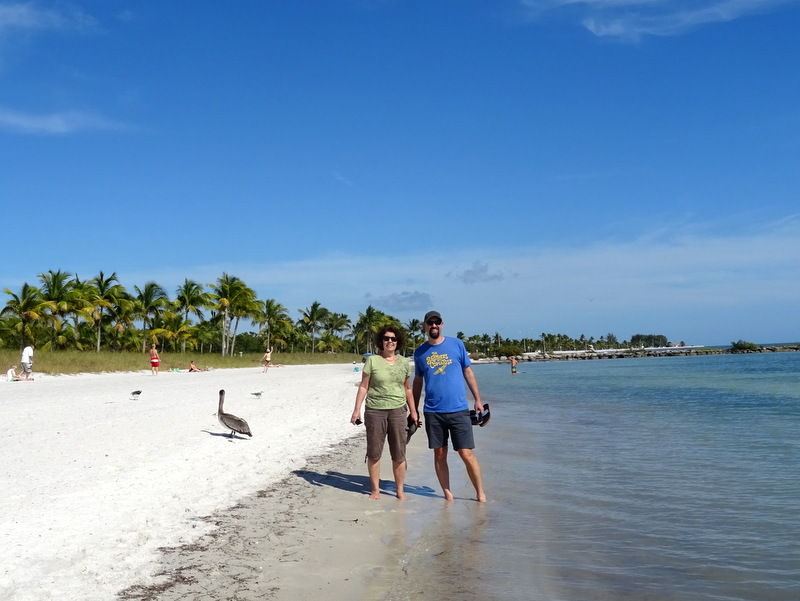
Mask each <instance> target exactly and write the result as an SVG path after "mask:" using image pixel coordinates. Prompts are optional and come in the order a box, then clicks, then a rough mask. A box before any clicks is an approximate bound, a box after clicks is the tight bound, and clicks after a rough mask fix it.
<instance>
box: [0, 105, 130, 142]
mask: <svg viewBox="0 0 800 601" xmlns="http://www.w3.org/2000/svg"><path fill="white" fill-rule="evenodd" d="M126 128H127V126H125V125H124V124H122V123H118V122H115V121H112V120H110V119H107V118H106V117H103V116H102V115H97V114H94V113H89V112H84V111H60V112H54V113H47V114H32V113H23V112H19V111H14V110H11V109H7V108H4V107H1V106H0V130H5V131H10V132H15V133H23V134H44V135H63V134H70V133H74V132H79V131H92V130H119V129H126Z"/></svg>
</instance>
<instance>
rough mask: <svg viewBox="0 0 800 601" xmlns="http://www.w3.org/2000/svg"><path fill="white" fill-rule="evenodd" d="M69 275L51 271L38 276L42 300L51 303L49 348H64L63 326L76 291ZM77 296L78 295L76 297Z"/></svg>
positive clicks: (63, 272) (73, 302)
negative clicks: (40, 283)
mask: <svg viewBox="0 0 800 601" xmlns="http://www.w3.org/2000/svg"><path fill="white" fill-rule="evenodd" d="M71 277H72V274H71V273H67V272H65V271H61V270H60V269H59V270H58V271H53V270H52V269H51V270H50V271H48V272H47V273H40V274H39V281H41V282H42V287H41V292H42V298H43V299H45V300H47V301H50V302H52V303H53V309H52V311H51V316H50V324H49V325H50V342H49V345H50V347H51V348H55V347H58V346H64V345H65V344H66V340H65V339H64V336H63V329H64V328H63V325H64V321H65V320H66V316H67V315H68V314H69V313H70V312H71V311H72V308H73V306H74V304H75V299H76V291H75V290H74V287H73V285H72V280H71V279H70V278H71ZM78 296H79V295H78Z"/></svg>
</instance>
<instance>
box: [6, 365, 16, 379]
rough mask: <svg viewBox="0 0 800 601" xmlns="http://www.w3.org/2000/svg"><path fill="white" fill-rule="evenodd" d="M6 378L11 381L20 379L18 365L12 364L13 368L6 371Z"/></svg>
mask: <svg viewBox="0 0 800 601" xmlns="http://www.w3.org/2000/svg"><path fill="white" fill-rule="evenodd" d="M6 379H7V380H8V381H9V382H16V381H17V380H18V379H19V376H17V366H16V365H12V366H11V368H10V369H9V370H8V371H7V372H6Z"/></svg>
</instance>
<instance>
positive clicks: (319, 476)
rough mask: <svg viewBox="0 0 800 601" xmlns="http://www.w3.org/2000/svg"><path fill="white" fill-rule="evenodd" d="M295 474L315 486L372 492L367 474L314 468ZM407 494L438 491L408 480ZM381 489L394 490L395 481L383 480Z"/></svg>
mask: <svg viewBox="0 0 800 601" xmlns="http://www.w3.org/2000/svg"><path fill="white" fill-rule="evenodd" d="M292 473H293V474H294V475H295V476H298V477H300V478H303V479H304V480H306V482H308V483H309V484H313V485H314V486H330V487H332V488H338V489H339V490H344V491H347V492H357V493H361V494H364V495H368V494H369V493H370V485H369V477H368V476H366V475H358V476H356V475H353V474H343V473H341V472H335V471H331V470H328V471H327V472H325V473H324V474H323V473H320V472H315V471H313V470H294V471H293V472H292ZM403 488H404V489H405V492H406V494H407V495H419V496H423V497H436V496H437V494H436V492H435V491H434V490H433V489H432V488H431V487H429V486H414V485H409V484H408V483H407V482H406V484H405V486H404V487H403ZM381 489H382V490H384V491H394V490H395V486H394V482H393V481H391V480H381Z"/></svg>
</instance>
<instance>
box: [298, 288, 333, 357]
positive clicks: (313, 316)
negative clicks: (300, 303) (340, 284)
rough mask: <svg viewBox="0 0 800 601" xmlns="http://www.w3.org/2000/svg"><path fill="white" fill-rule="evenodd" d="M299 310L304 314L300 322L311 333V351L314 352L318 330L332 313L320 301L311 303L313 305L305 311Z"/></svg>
mask: <svg viewBox="0 0 800 601" xmlns="http://www.w3.org/2000/svg"><path fill="white" fill-rule="evenodd" d="M298 311H300V313H302V315H303V317H302V318H301V319H300V323H301V324H302V325H303V326H304V328H305V329H306V330H307V331H308V332H310V333H311V352H312V353H313V352H314V350H315V347H316V338H317V330H318V329H319V327H320V326H321V325H322V322H323V321H324V320H325V318H327V316H328V315H329V314H330V311H328V310H327V309H326V308H325V307H323V306H322V305H321V304H320V303H319V302H318V301H314V302H313V303H311V306H310V307H306V309H305V311H303V310H301V309H298Z"/></svg>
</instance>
